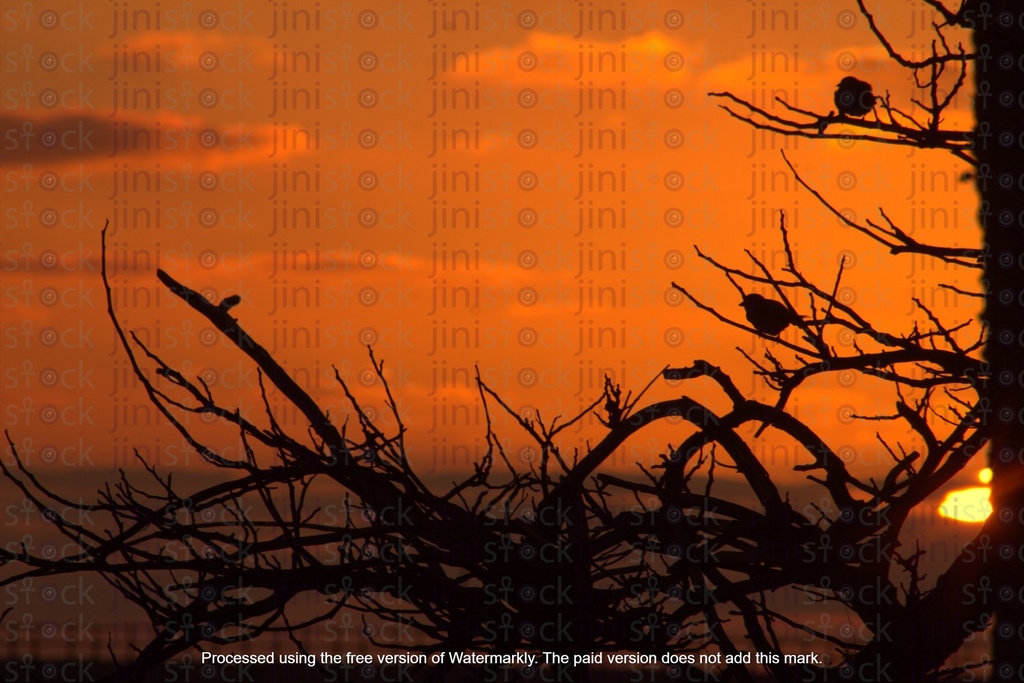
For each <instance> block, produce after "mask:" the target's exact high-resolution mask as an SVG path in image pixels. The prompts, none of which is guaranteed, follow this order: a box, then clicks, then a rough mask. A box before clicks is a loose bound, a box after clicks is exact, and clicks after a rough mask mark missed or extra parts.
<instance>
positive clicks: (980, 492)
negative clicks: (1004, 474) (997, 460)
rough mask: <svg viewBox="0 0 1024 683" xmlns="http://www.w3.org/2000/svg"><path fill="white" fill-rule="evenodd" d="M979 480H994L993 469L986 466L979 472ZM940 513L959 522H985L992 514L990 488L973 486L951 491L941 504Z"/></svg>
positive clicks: (982, 481)
mask: <svg viewBox="0 0 1024 683" xmlns="http://www.w3.org/2000/svg"><path fill="white" fill-rule="evenodd" d="M978 481H980V482H981V483H982V484H987V483H989V482H990V481H992V470H991V469H989V468H987V467H986V468H985V469H983V470H982V471H981V472H979V473H978ZM939 514H940V515H942V516H943V517H948V518H949V519H953V520H956V521H958V522H973V523H978V524H980V523H981V522H984V521H985V520H986V519H988V516H989V515H990V514H992V502H991V501H990V500H989V488H988V487H987V486H972V487H970V488H966V489H957V490H955V491H950V492H949V493H947V494H946V497H945V498H943V499H942V503H940V504H939Z"/></svg>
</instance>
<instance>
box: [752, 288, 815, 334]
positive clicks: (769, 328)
mask: <svg viewBox="0 0 1024 683" xmlns="http://www.w3.org/2000/svg"><path fill="white" fill-rule="evenodd" d="M740 306H742V307H743V310H745V311H746V312H747V320H748V321H749V322H750V324H751V326H753V328H754V329H755V330H757V331H758V332H760V333H761V334H767V335H771V336H772V337H775V336H777V335H778V334H779V333H780V332H782V331H783V330H784V329H786V328H787V327H789V326H790V325H802V324H803V322H804V319H803V318H801V317H800V316H799V315H797V314H796V313H794V312H793V311H791V310H789V309H788V308H786V305H785V304H784V303H781V302H779V301H772V300H771V299H766V298H764V297H763V296H761V295H760V294H747V295H746V296H745V297H743V303H741V304H740Z"/></svg>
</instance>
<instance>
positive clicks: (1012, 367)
mask: <svg viewBox="0 0 1024 683" xmlns="http://www.w3.org/2000/svg"><path fill="white" fill-rule="evenodd" d="M971 5H972V9H973V10H974V12H975V13H974V15H973V16H972V17H970V18H971V19H973V21H974V41H975V52H976V53H977V55H978V59H977V63H976V65H975V67H976V68H975V87H976V92H975V101H974V109H975V114H976V117H977V130H976V142H977V154H978V161H979V166H978V177H977V183H978V192H979V194H980V195H981V209H980V211H979V219H980V222H981V226H982V229H983V230H984V235H985V245H986V247H987V249H986V261H985V282H986V287H985V313H984V316H983V317H984V320H985V323H986V324H987V325H988V327H989V330H990V337H989V340H988V345H987V347H986V351H985V357H986V360H987V361H988V362H989V363H990V365H991V367H992V378H993V379H992V380H991V381H990V382H989V383H988V386H987V387H986V389H987V391H986V392H984V393H983V395H986V396H987V397H988V399H989V409H990V411H989V412H988V413H987V415H986V420H987V422H988V425H989V429H990V433H991V438H992V441H991V456H990V460H991V467H992V470H993V474H994V477H993V480H992V505H993V508H994V512H993V515H995V516H996V519H995V520H993V521H994V523H993V524H989V525H987V526H988V527H989V528H991V529H992V530H993V537H992V545H993V548H994V549H995V557H993V558H992V559H991V560H990V561H989V562H988V563H984V564H983V565H982V567H981V568H980V569H981V570H980V571H979V574H980V576H979V577H978V581H979V585H982V586H984V585H985V583H983V582H984V581H985V580H986V579H987V580H988V581H989V582H990V584H989V585H991V586H992V587H993V588H994V589H995V590H993V591H991V592H989V593H986V595H987V596H989V600H991V605H992V607H993V608H994V610H995V613H996V627H995V632H994V633H993V636H992V637H993V659H994V664H995V671H994V676H993V679H992V680H994V681H1020V680H1022V679H1024V642H1022V640H1024V639H1022V637H1021V636H1022V631H1024V604H1022V600H1021V598H1022V597H1024V596H1021V593H1020V589H1021V585H1022V584H1021V577H1022V576H1024V574H1022V569H1024V562H1022V559H1021V555H1022V554H1024V533H1022V531H1024V524H1022V522H1024V4H1021V2H1020V0H996V1H994V2H993V1H991V0H989V1H988V2H980V1H979V2H972V3H971ZM1009 589H1012V590H1009Z"/></svg>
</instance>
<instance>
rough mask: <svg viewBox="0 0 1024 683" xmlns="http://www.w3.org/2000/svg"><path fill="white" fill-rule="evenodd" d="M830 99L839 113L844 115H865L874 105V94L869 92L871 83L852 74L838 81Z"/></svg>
mask: <svg viewBox="0 0 1024 683" xmlns="http://www.w3.org/2000/svg"><path fill="white" fill-rule="evenodd" d="M832 99H833V101H834V102H835V103H836V108H837V109H838V110H839V113H840V114H845V115H846V116H856V117H858V118H859V117H861V116H867V114H868V112H870V111H871V110H872V109H874V107H875V95H874V93H873V92H871V84H870V83H866V82H864V81H862V80H860V79H858V78H854V77H853V76H847V77H846V78H844V79H843V80H841V81H839V85H837V86H836V94H835V95H834V96H833V98H832Z"/></svg>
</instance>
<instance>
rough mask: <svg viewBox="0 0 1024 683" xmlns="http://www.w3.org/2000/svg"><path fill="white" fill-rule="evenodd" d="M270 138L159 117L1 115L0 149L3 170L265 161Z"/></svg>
mask: <svg viewBox="0 0 1024 683" xmlns="http://www.w3.org/2000/svg"><path fill="white" fill-rule="evenodd" d="M269 145H270V133H269V130H268V127H267V126H265V125H256V126H248V125H244V124H233V125H230V126H219V125H215V124H210V123H209V122H207V121H204V120H202V119H200V118H198V117H183V116H179V115H175V114H168V113H166V112H161V113H160V114H159V115H158V116H155V117H142V116H135V117H125V116H121V117H117V118H111V117H108V116H100V115H96V114H94V113H91V112H78V113H67V114H60V115H56V116H39V115H37V114H35V113H32V112H18V111H12V112H4V113H0V149H2V150H3V154H4V158H5V160H6V162H7V164H11V165H13V164H43V163H45V164H51V165H54V166H60V165H66V164H79V163H97V162H104V163H106V162H110V161H113V160H116V159H119V158H122V157H138V156H145V155H148V154H159V155H160V156H161V158H162V159H166V158H167V157H173V156H176V155H182V156H183V157H187V158H191V159H193V160H194V159H195V157H196V156H197V155H200V156H212V157H214V159H216V158H217V157H223V156H225V155H228V156H239V155H241V156H244V157H249V156H250V155H251V154H254V153H257V154H260V155H262V156H263V157H265V156H266V152H267V149H269Z"/></svg>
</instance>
